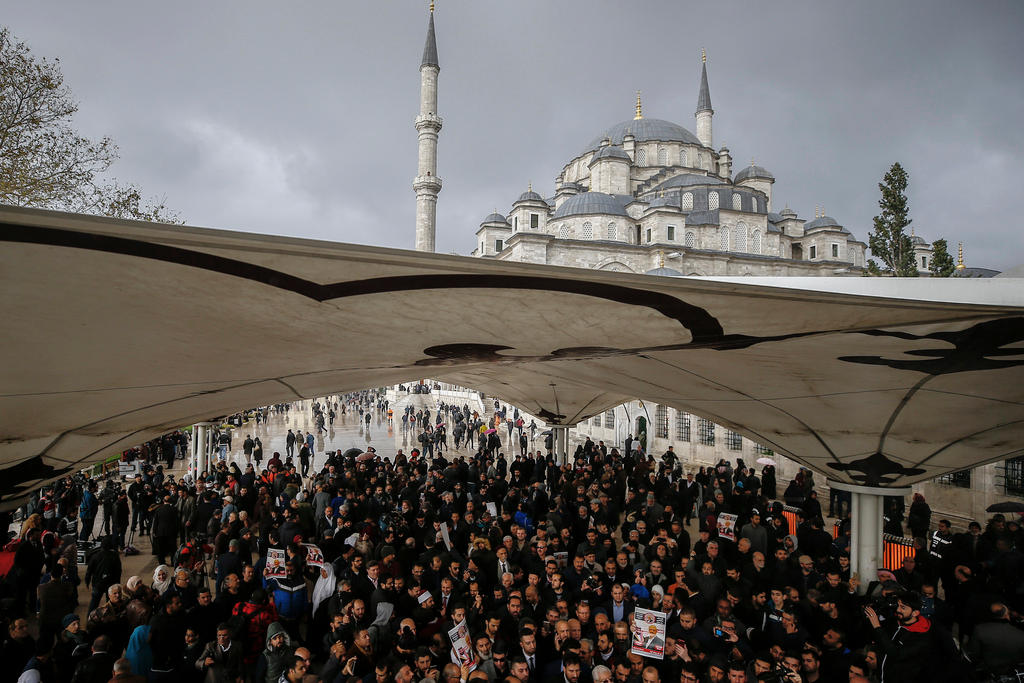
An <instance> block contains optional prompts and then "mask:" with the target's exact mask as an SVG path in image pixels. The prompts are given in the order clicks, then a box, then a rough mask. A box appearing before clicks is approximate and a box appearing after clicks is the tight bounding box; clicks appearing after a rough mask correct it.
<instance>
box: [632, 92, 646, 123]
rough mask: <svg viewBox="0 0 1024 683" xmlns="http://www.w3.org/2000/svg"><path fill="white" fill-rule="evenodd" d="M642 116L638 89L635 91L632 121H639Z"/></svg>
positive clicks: (641, 103)
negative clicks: (634, 112) (634, 108)
mask: <svg viewBox="0 0 1024 683" xmlns="http://www.w3.org/2000/svg"><path fill="white" fill-rule="evenodd" d="M643 117H644V105H643V102H641V101H640V91H639V90H637V91H636V116H634V117H633V120H634V121H639V120H640V119H642V118H643Z"/></svg>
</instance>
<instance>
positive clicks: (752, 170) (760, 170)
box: [735, 164, 775, 183]
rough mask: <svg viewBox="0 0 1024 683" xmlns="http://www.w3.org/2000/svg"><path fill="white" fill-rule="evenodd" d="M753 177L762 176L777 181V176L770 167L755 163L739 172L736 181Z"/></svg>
mask: <svg viewBox="0 0 1024 683" xmlns="http://www.w3.org/2000/svg"><path fill="white" fill-rule="evenodd" d="M752 178H761V179H764V180H771V181H772V182H775V176H773V175H772V174H771V172H770V171H769V170H768V169H766V168H765V167H764V166H755V165H753V164H751V165H750V166H747V167H746V168H745V169H743V170H742V171H740V172H739V173H737V174H736V181H735V182H737V183H738V182H740V181H741V180H750V179H752Z"/></svg>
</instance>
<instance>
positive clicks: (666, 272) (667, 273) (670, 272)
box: [644, 266, 683, 277]
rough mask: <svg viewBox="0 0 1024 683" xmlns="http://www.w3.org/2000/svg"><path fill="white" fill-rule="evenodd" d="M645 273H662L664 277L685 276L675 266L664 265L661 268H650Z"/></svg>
mask: <svg viewBox="0 0 1024 683" xmlns="http://www.w3.org/2000/svg"><path fill="white" fill-rule="evenodd" d="M644 275H660V276H662V277H682V276H683V274H682V273H680V272H679V271H678V270H676V269H675V268H666V267H665V266H662V267H660V268H655V269H654V270H648V271H647V272H646V273H644Z"/></svg>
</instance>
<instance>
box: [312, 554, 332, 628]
mask: <svg viewBox="0 0 1024 683" xmlns="http://www.w3.org/2000/svg"><path fill="white" fill-rule="evenodd" d="M336 585H337V579H336V578H335V576H334V565H332V564H331V563H329V562H325V563H324V566H323V567H322V568H321V569H320V574H319V576H318V577H317V580H316V584H315V585H314V586H313V613H312V618H311V619H310V621H309V633H310V637H309V641H310V642H316V643H318V642H320V638H322V637H323V634H324V633H327V630H328V624H329V623H330V620H331V615H330V610H328V606H329V605H330V600H331V596H332V595H334V591H335V587H336ZM320 607H323V609H322V610H320V609H319V608H320ZM318 610H319V611H318ZM314 638H315V640H314Z"/></svg>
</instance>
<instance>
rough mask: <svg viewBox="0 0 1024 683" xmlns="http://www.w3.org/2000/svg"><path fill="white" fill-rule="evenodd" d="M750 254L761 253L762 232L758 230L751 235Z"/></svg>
mask: <svg viewBox="0 0 1024 683" xmlns="http://www.w3.org/2000/svg"><path fill="white" fill-rule="evenodd" d="M750 252H751V253H753V254H760V253H761V231H760V230H757V229H756V228H755V229H754V231H753V232H752V233H750Z"/></svg>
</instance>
